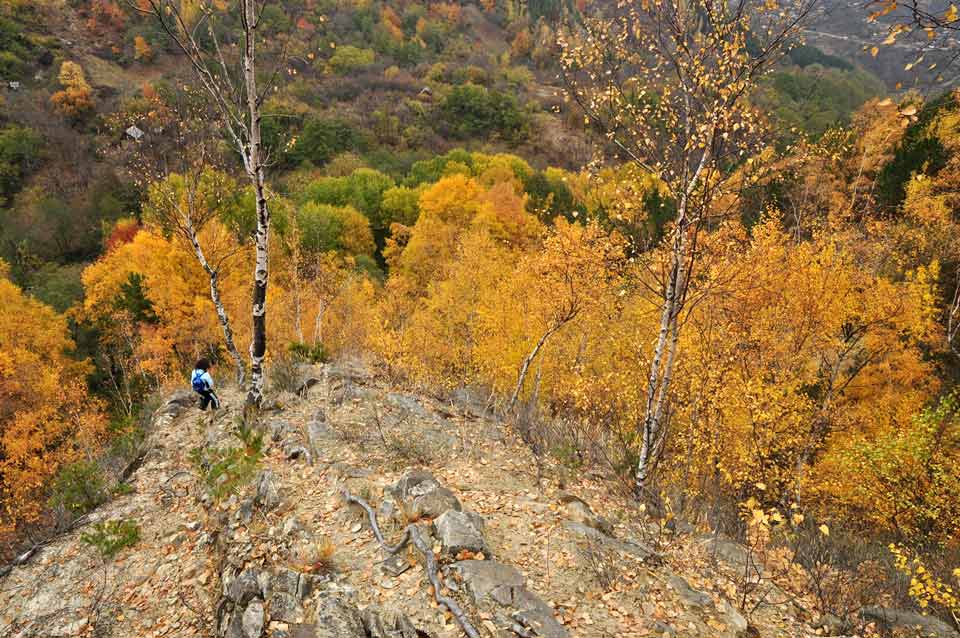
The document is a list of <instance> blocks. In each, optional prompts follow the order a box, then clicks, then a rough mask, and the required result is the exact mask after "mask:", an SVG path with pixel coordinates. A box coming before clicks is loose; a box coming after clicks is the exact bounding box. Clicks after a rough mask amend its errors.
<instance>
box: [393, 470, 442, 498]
mask: <svg viewBox="0 0 960 638" xmlns="http://www.w3.org/2000/svg"><path fill="white" fill-rule="evenodd" d="M438 487H440V482H439V481H438V480H437V479H435V478H434V477H433V474H431V473H430V472H427V471H426V470H412V471H410V472H407V473H406V474H404V475H403V477H402V478H401V479H400V480H399V481H397V484H396V485H394V486H393V488H392V490H393V493H394V494H395V495H396V497H397V498H398V499H400V500H401V501H404V502H407V501H412V500H413V499H414V498H416V497H418V496H423V495H424V494H428V493H429V492H432V491H434V490H435V489H437V488H438Z"/></svg>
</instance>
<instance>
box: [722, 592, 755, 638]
mask: <svg viewBox="0 0 960 638" xmlns="http://www.w3.org/2000/svg"><path fill="white" fill-rule="evenodd" d="M719 611H720V620H722V621H723V622H724V623H725V624H726V625H727V629H729V630H730V635H732V636H734V637H735V638H742V637H743V636H746V635H747V629H748V627H749V626H750V625H749V623H748V622H747V619H746V618H744V617H743V614H741V613H740V612H739V611H737V609H735V608H734V606H733V605H731V604H730V603H729V602H727V601H726V600H724V601H722V602H721V603H720V608H719Z"/></svg>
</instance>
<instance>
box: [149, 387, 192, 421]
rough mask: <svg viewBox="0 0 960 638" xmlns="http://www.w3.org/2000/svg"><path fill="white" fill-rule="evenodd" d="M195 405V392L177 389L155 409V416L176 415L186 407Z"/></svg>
mask: <svg viewBox="0 0 960 638" xmlns="http://www.w3.org/2000/svg"><path fill="white" fill-rule="evenodd" d="M196 405H197V394H196V393H194V392H193V391H191V390H177V391H176V392H174V393H173V394H171V395H170V398H169V399H167V402H166V403H164V404H163V407H161V408H160V409H159V410H157V416H165V415H166V416H171V417H176V416H178V415H179V414H180V413H181V412H183V411H184V410H186V409H187V408H192V407H194V406H196Z"/></svg>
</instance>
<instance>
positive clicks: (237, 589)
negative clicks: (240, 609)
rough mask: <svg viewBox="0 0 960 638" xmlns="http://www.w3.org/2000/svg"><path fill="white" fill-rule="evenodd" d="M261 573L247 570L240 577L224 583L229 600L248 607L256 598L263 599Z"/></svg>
mask: <svg viewBox="0 0 960 638" xmlns="http://www.w3.org/2000/svg"><path fill="white" fill-rule="evenodd" d="M259 576H260V573H259V572H258V571H257V570H255V569H245V570H243V571H242V572H240V574H239V575H238V576H236V577H235V578H233V579H230V580H226V579H225V582H224V592H225V595H226V596H227V598H229V599H230V600H232V601H233V602H235V603H236V604H238V605H241V606H242V605H246V604H247V603H248V602H250V601H251V600H253V599H254V598H262V597H263V588H262V587H261V585H260V579H259Z"/></svg>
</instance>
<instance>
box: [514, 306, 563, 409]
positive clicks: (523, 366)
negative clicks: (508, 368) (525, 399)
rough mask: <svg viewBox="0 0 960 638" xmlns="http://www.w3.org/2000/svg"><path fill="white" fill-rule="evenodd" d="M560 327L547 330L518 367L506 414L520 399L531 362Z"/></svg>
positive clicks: (557, 325) (551, 327) (558, 325)
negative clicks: (515, 382) (515, 383)
mask: <svg viewBox="0 0 960 638" xmlns="http://www.w3.org/2000/svg"><path fill="white" fill-rule="evenodd" d="M561 325H563V324H553V325H552V326H550V327H549V328H547V330H546V332H544V333H543V335H542V336H541V337H540V339H539V340H538V341H537V343H536V345H535V346H533V349H532V350H531V351H530V353H529V354H527V356H526V357H525V358H524V360H523V363H522V364H521V365H520V373H519V374H518V375H517V385H516V387H515V388H514V389H513V395H512V396H511V397H510V403H508V404H507V412H510V411H511V410H513V406H514V405H516V403H517V399H518V398H519V397H520V393H521V392H522V391H523V382H524V381H525V380H526V378H527V371H528V370H529V369H530V364H531V363H533V360H534V359H536V358H537V354H538V353H539V352H540V349H541V348H542V347H543V344H545V343H546V342H547V339H549V338H550V335H552V334H553V333H554V332H556V331H557V330H559V329H560V326H561Z"/></svg>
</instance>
